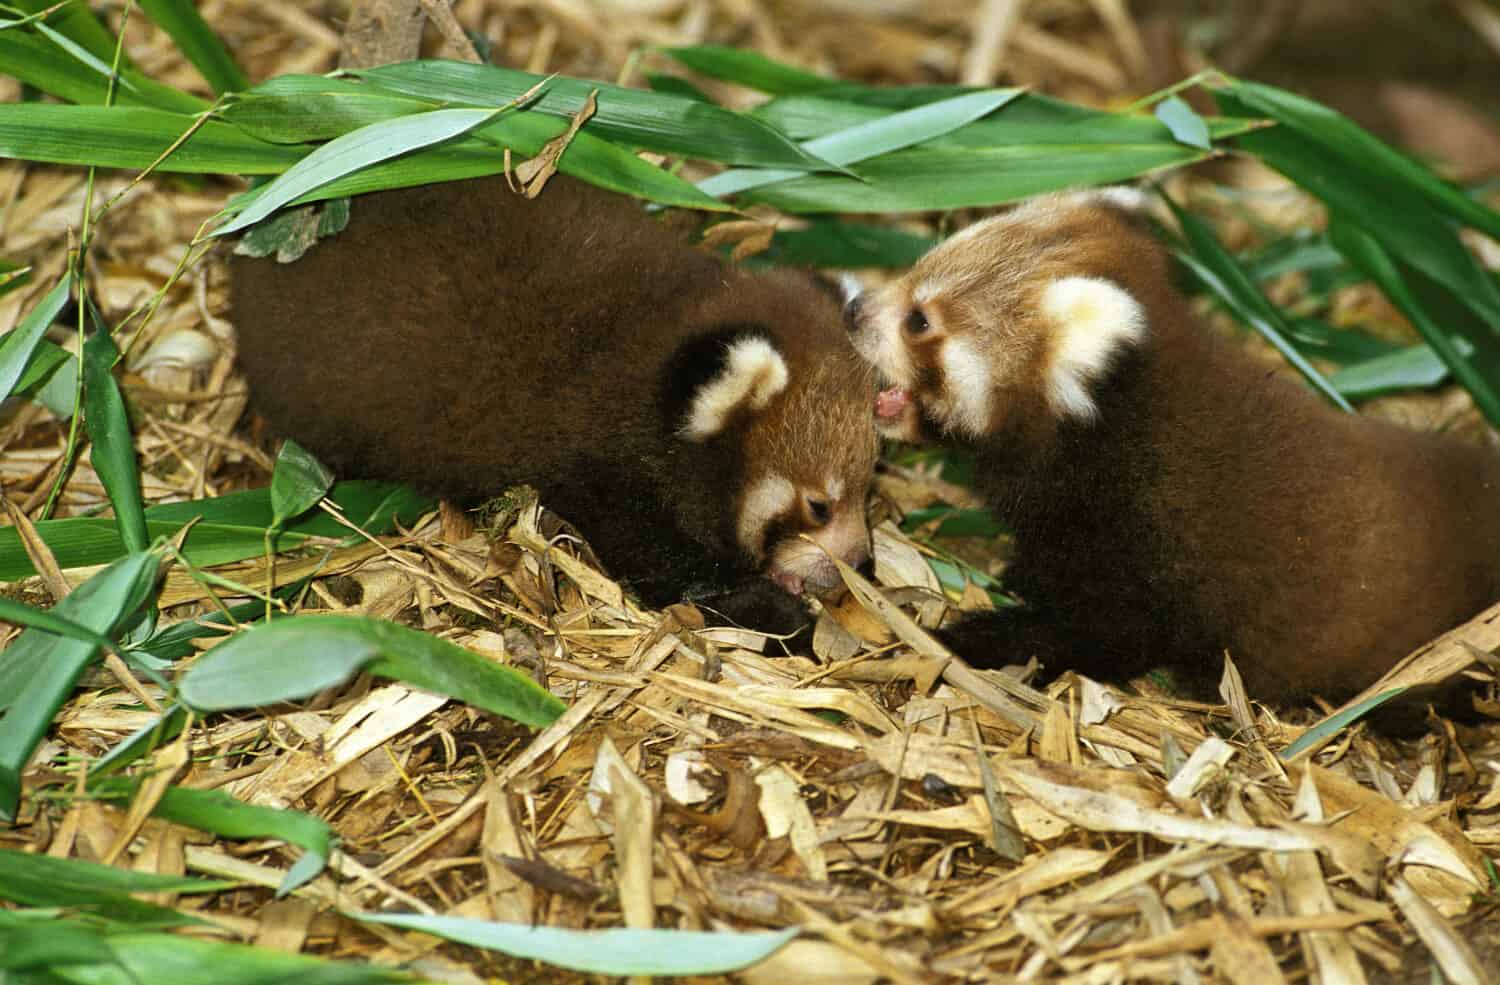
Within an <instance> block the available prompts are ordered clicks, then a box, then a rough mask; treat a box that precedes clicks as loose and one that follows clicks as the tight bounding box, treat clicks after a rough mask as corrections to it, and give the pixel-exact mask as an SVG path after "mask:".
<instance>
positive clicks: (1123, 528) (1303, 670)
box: [846, 196, 1500, 700]
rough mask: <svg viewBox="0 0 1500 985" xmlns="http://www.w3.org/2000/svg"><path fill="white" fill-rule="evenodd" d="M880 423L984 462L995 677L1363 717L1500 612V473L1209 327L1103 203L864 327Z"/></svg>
mask: <svg viewBox="0 0 1500 985" xmlns="http://www.w3.org/2000/svg"><path fill="white" fill-rule="evenodd" d="M846 316H847V319H848V324H849V328H850V331H851V333H852V337H853V339H854V342H855V347H856V348H857V349H858V350H859V351H860V353H861V354H862V355H863V356H864V357H865V358H866V359H867V360H868V361H869V362H870V363H871V364H872V365H873V366H874V367H875V368H876V369H877V370H878V372H879V374H880V375H881V377H882V378H883V383H882V385H883V389H882V390H881V392H880V393H879V395H878V396H877V398H876V408H875V412H876V417H877V425H878V426H879V427H880V429H881V430H882V431H884V432H885V433H887V434H892V435H896V436H900V437H905V438H908V439H914V440H929V439H933V438H942V439H945V440H950V441H955V442H957V443H960V444H963V445H966V446H969V447H970V448H972V449H973V450H974V452H975V454H976V460H977V473H976V475H977V479H978V483H979V486H980V488H981V491H982V492H983V493H984V495H985V496H986V498H987V500H988V502H989V504H990V506H991V507H992V508H993V510H994V511H995V513H996V514H997V515H998V516H999V517H1000V519H1001V520H1002V521H1004V522H1006V523H1007V524H1008V525H1009V526H1010V527H1011V529H1012V530H1013V532H1014V534H1015V538H1016V551H1017V556H1016V559H1015V561H1014V562H1013V564H1012V565H1011V567H1010V568H1009V569H1007V572H1006V576H1005V580H1006V585H1007V587H1008V588H1011V589H1013V590H1014V591H1016V592H1017V593H1018V594H1019V595H1020V596H1021V598H1022V599H1023V601H1024V602H1025V605H1024V607H1022V608H1021V609H1019V610H1013V611H1006V612H1001V613H996V614H994V615H993V616H986V617H981V618H976V619H971V620H968V621H965V622H961V623H960V624H959V625H958V626H957V627H955V628H954V629H953V631H952V639H953V641H954V645H955V647H956V648H957V649H958V650H959V651H960V652H961V653H963V654H964V655H966V656H969V657H971V658H973V659H975V660H977V661H979V662H1010V661H1015V660H1024V659H1025V658H1026V657H1028V656H1030V655H1037V656H1040V657H1041V658H1043V659H1044V660H1045V661H1047V662H1048V663H1049V665H1050V666H1051V667H1052V668H1053V669H1065V668H1069V667H1071V668H1076V669H1078V670H1080V671H1082V672H1084V673H1088V674H1092V675H1095V676H1103V677H1115V678H1118V677H1121V676H1126V675H1129V674H1133V673H1138V672H1140V671H1143V670H1145V669H1148V668H1150V667H1152V666H1156V665H1160V664H1173V665H1176V666H1177V667H1179V668H1180V669H1184V670H1186V671H1188V672H1189V677H1190V681H1191V682H1192V683H1194V684H1195V685H1197V686H1198V687H1199V688H1202V687H1203V685H1205V684H1207V683H1208V682H1209V681H1211V680H1213V679H1216V677H1217V674H1218V670H1219V668H1220V665H1221V654H1222V653H1223V652H1224V651H1225V650H1226V649H1227V650H1228V651H1229V653H1230V655H1231V656H1232V657H1233V658H1234V660H1235V662H1236V664H1237V666H1238V667H1239V669H1240V671H1241V673H1242V675H1243V676H1244V679H1245V683H1246V686H1247V687H1248V689H1249V691H1250V693H1251V695H1252V696H1253V697H1257V698H1261V699H1266V700H1284V699H1287V698H1292V697H1297V696H1303V695H1308V694H1320V695H1323V696H1324V697H1327V698H1329V699H1339V698H1342V697H1345V696H1348V695H1350V694H1352V693H1354V692H1355V691H1357V690H1359V689H1360V688H1363V687H1365V686H1366V685H1368V684H1370V683H1372V682H1373V681H1374V680H1375V679H1376V678H1377V677H1378V676H1379V675H1380V674H1382V673H1383V672H1385V671H1386V670H1387V669H1389V668H1390V666H1391V665H1392V664H1394V663H1395V662H1396V661H1397V660H1398V659H1400V658H1401V657H1402V656H1404V655H1405V654H1406V653H1408V652H1409V651H1410V650H1412V649H1413V648H1415V647H1416V646H1418V645H1420V644H1422V643H1423V642H1425V641H1427V640H1429V639H1431V638H1432V637H1434V636H1436V635H1438V634H1439V633H1441V632H1443V631H1444V630H1446V629H1448V628H1451V627H1452V626H1454V625H1456V624H1457V623H1459V622H1462V621H1463V620H1464V619H1466V618H1468V617H1470V616H1472V615H1474V614H1475V613H1476V612H1478V611H1479V610H1480V609H1482V608H1483V607H1485V606H1486V605H1488V604H1489V603H1491V602H1493V601H1495V600H1496V599H1497V598H1500V508H1497V507H1500V455H1497V454H1495V453H1493V452H1492V451H1490V450H1488V449H1480V448H1476V447H1471V446H1469V445H1467V444H1464V443H1461V442H1459V441H1456V440H1452V439H1449V438H1444V437H1442V436H1439V435H1433V434H1420V433H1416V432H1413V431H1410V430H1406V429H1403V428H1400V427H1397V426H1395V425H1391V424H1387V423H1384V422H1381V421H1377V420H1372V419H1369V418H1362V417H1357V416H1354V415H1349V414H1345V413H1342V412H1339V411H1337V410H1335V409H1333V408H1332V407H1330V406H1328V405H1327V404H1325V403H1324V402H1323V401H1322V400H1321V399H1320V398H1318V397H1316V396H1314V395H1313V394H1312V393H1311V392H1310V391H1309V390H1307V389H1306V388H1304V387H1302V386H1301V385H1299V384H1298V383H1296V382H1293V381H1291V380H1288V379H1285V378H1283V377H1282V376H1280V375H1278V374H1276V373H1274V372H1273V371H1272V370H1270V369H1268V368H1267V367H1265V366H1264V365H1262V364H1260V363H1257V362H1256V361H1254V360H1253V359H1252V358H1251V357H1250V356H1249V355H1248V354H1247V353H1245V352H1244V351H1243V350H1242V349H1241V348H1240V347H1239V346H1238V345H1237V344H1235V343H1234V342H1233V341H1231V340H1228V339H1224V338H1220V337H1219V336H1217V335H1215V334H1212V333H1210V332H1209V331H1207V330H1205V329H1204V328H1203V327H1202V326H1201V325H1199V324H1198V323H1197V320H1196V319H1195V318H1194V316H1193V314H1192V312H1191V311H1190V309H1189V307H1188V305H1187V303H1186V301H1185V299H1184V298H1182V297H1181V296H1180V295H1179V294H1178V293H1177V292H1176V291H1175V290H1174V289H1173V287H1172V284H1171V280H1170V270H1169V258H1168V256H1167V254H1166V251H1165V250H1164V249H1163V248H1162V246H1161V245H1160V244H1159V243H1158V242H1157V241H1156V240H1155V239H1154V238H1153V237H1152V236H1150V235H1149V234H1147V233H1146V232H1145V231H1143V230H1142V229H1140V228H1139V226H1138V225H1137V224H1136V223H1135V222H1134V221H1132V218H1131V217H1129V216H1126V215H1124V214H1123V213H1121V212H1120V211H1118V210H1117V209H1115V208H1113V207H1112V206H1111V205H1109V204H1108V203H1107V202H1105V201H1102V200H1101V199H1100V198H1097V197H1096V198H1093V199H1085V198H1082V197H1081V196H1075V197H1071V198H1050V199H1042V200H1038V201H1037V202H1034V203H1030V204H1028V205H1026V206H1023V207H1021V208H1018V209H1016V210H1014V211H1012V212H1009V213H1007V214H1004V215H1001V216H997V217H994V218H991V219H988V220H985V221H983V222H980V223H977V224H976V225H974V226H971V227H969V228H968V229H966V230H964V231H963V232H961V233H959V234H958V235H956V236H954V237H952V238H951V239H949V240H947V241H946V242H944V243H943V244H942V245H940V246H939V247H937V248H936V249H934V250H933V251H932V252H931V253H929V254H928V255H927V256H925V257H924V258H923V259H922V260H920V261H919V262H918V263H917V264H916V265H915V266H914V267H913V268H912V270H911V271H910V272H909V273H908V274H907V275H906V276H904V277H902V278H901V279H900V280H898V281H896V282H894V283H892V284H889V285H887V286H886V287H884V288H882V289H881V290H879V291H878V292H875V293H873V294H870V295H866V296H865V297H863V298H860V299H857V300H856V301H855V302H854V303H853V304H851V306H850V308H849V310H848V311H847V312H846Z"/></svg>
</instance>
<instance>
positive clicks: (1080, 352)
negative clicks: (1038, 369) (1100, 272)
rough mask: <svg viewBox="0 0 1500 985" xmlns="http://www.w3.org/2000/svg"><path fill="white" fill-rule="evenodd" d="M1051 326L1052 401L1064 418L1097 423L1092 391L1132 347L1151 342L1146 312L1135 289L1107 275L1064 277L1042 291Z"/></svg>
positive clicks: (1049, 388)
mask: <svg viewBox="0 0 1500 985" xmlns="http://www.w3.org/2000/svg"><path fill="white" fill-rule="evenodd" d="M1041 313H1042V316H1043V317H1044V318H1046V319H1047V320H1048V321H1049V322H1051V328H1052V335H1051V338H1052V352H1051V358H1050V359H1048V360H1047V379H1046V387H1047V401H1048V403H1050V404H1051V405H1052V409H1053V410H1054V411H1055V412H1056V413H1057V415H1058V416H1059V417H1072V418H1076V419H1078V420H1081V421H1091V420H1093V419H1094V418H1095V417H1096V416H1098V413H1099V408H1098V406H1097V405H1096V404H1095V403H1094V398H1093V396H1092V395H1091V394H1090V392H1089V389H1090V387H1091V386H1092V385H1093V384H1094V383H1095V382H1096V381H1098V380H1099V379H1100V378H1101V377H1102V376H1103V375H1104V373H1105V372H1106V371H1107V370H1108V369H1109V367H1110V364H1111V363H1112V362H1114V361H1115V359H1116V358H1117V357H1118V356H1119V355H1120V354H1121V353H1122V352H1124V351H1125V350H1126V349H1128V348H1129V347H1131V346H1133V345H1138V344H1140V343H1141V342H1143V341H1145V338H1146V312H1145V310H1144V309H1142V307H1141V304H1140V302H1139V301H1137V300H1136V299H1135V298H1134V297H1133V296H1132V295H1131V294H1130V292H1129V291H1127V290H1125V289H1124V288H1123V287H1121V286H1120V285H1119V284H1116V283H1115V282H1114V281H1111V280H1105V279H1104V278H1102V277H1060V278H1058V279H1057V280H1055V281H1053V282H1052V283H1050V284H1048V285H1047V286H1046V287H1045V288H1043V289H1042V297H1041Z"/></svg>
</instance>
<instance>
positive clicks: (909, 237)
mask: <svg viewBox="0 0 1500 985" xmlns="http://www.w3.org/2000/svg"><path fill="white" fill-rule="evenodd" d="M937 244H938V240H937V239H935V238H934V237H931V236H922V235H919V234H917V233H909V232H907V231H905V230H904V229H897V228H895V227H893V226H876V225H871V224H868V223H862V222H844V221H841V220H837V219H815V220H813V221H811V222H809V223H808V224H807V226H806V227H805V228H803V229H783V230H777V232H776V235H775V236H774V237H773V238H772V240H771V248H770V249H769V250H767V251H766V253H765V254H764V256H765V257H766V258H767V259H768V260H771V261H772V262H775V263H778V264H782V265H785V266H792V267H837V268H842V269H848V268H851V267H892V268H902V267H910V266H911V265H912V264H914V263H916V262H917V260H919V259H921V257H922V255H923V254H924V253H926V252H927V251H928V250H930V249H932V248H933V247H934V246H936V245H937Z"/></svg>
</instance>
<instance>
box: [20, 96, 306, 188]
mask: <svg viewBox="0 0 1500 985" xmlns="http://www.w3.org/2000/svg"><path fill="white" fill-rule="evenodd" d="M192 122H193V121H192V120H191V119H189V118H187V117H184V116H183V115H182V114H180V113H169V112H166V111H165V110H159V109H148V108H145V107H140V106H58V105H55V104H52V103H5V104H0V157H8V158H14V159H16V160H22V161H42V162H46V163H50V164H84V165H95V166H97V167H104V168H137V169H140V168H146V167H149V166H151V164H152V163H153V162H155V161H156V160H157V158H159V157H161V155H162V153H163V152H164V151H166V150H167V149H168V148H169V147H171V146H172V145H173V144H174V143H175V142H176V141H177V140H178V138H180V137H181V136H182V135H183V134H184V133H186V132H187V131H188V130H189V129H190V127H191V126H192ZM307 151H308V148H305V147H289V146H281V145H277V144H269V143H266V142H265V141H263V140H256V139H255V138H253V137H251V136H249V135H247V134H244V133H241V132H240V131H239V130H238V129H237V128H235V127H232V126H230V125H229V124H227V123H220V122H218V121H216V120H209V121H208V122H206V123H204V124H203V125H202V126H201V127H199V128H198V129H197V130H196V131H194V133H193V135H192V136H191V137H190V138H188V139H187V140H186V141H185V142H184V143H183V144H182V146H180V147H178V148H177V149H176V150H174V151H173V152H172V154H171V155H170V156H169V157H167V159H166V160H165V161H163V162H162V163H161V164H159V165H157V169H158V170H160V171H170V172H185V173H189V174H280V173H281V172H282V171H285V170H286V169H287V168H289V167H291V166H292V165H293V164H295V163H296V162H297V161H298V160H300V159H301V158H302V157H303V156H305V155H306V153H307Z"/></svg>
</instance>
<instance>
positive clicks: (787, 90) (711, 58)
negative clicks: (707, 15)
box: [658, 44, 841, 96]
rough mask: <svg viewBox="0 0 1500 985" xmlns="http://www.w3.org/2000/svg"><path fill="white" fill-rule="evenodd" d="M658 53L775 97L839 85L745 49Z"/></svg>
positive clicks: (684, 49)
mask: <svg viewBox="0 0 1500 985" xmlns="http://www.w3.org/2000/svg"><path fill="white" fill-rule="evenodd" d="M658 50H659V51H660V52H661V53H662V54H664V55H667V56H669V57H671V58H674V59H676V60H677V61H678V62H680V63H681V64H683V65H685V66H687V67H688V68H690V69H692V70H693V71H694V72H697V73H698V74H699V75H706V76H708V77H709V78H711V79H719V80H720V81H723V82H733V83H735V84H736V85H742V86H746V87H748V88H751V89H756V90H759V91H760V92H768V93H771V94H772V95H776V96H786V95H792V94H795V93H801V92H813V91H816V90H818V89H827V88H829V87H830V86H836V85H840V84H841V83H840V81H839V80H838V79H833V78H829V77H828V76H826V75H815V74H814V73H812V72H807V71H804V70H803V69H800V68H796V67H794V66H791V65H787V64H786V63H784V62H778V61H773V60H772V59H770V58H767V57H766V56H765V55H762V54H760V53H759V52H756V51H750V50H748V49H745V48H730V47H727V46H725V45H717V44H700V45H693V46H691V47H681V48H660V49H658Z"/></svg>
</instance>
